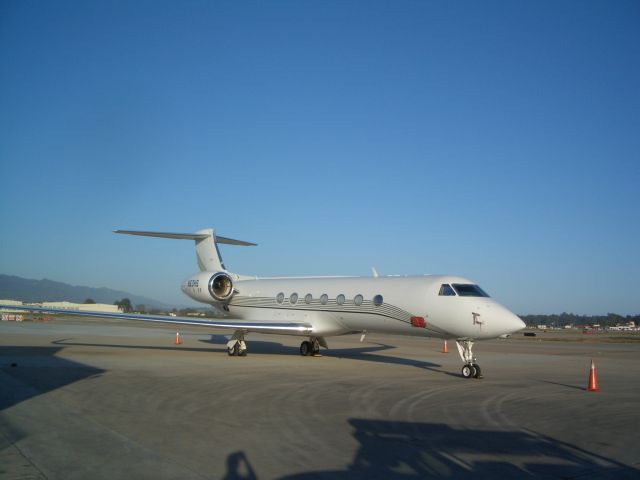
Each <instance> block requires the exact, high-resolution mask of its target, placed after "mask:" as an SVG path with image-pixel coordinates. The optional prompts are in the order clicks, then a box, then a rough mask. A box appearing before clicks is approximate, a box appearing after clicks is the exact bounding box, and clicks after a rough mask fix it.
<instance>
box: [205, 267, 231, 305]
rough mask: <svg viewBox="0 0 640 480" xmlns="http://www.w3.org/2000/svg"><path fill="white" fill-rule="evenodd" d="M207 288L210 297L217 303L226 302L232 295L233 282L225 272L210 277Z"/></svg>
mask: <svg viewBox="0 0 640 480" xmlns="http://www.w3.org/2000/svg"><path fill="white" fill-rule="evenodd" d="M208 287H209V293H210V294H211V296H212V297H213V298H214V299H215V300H217V301H219V302H226V301H227V300H229V299H230V298H231V295H233V280H232V279H231V277H230V276H229V274H227V273H225V272H218V273H216V274H215V275H212V276H211V278H210V279H209V284H208Z"/></svg>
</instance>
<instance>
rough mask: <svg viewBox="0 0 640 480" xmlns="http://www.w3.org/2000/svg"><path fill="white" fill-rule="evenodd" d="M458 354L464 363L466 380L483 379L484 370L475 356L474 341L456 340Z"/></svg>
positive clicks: (463, 369) (463, 374) (463, 368)
mask: <svg viewBox="0 0 640 480" xmlns="http://www.w3.org/2000/svg"><path fill="white" fill-rule="evenodd" d="M456 345H457V346H458V353H459V354H460V358H461V359H462V361H463V362H464V365H463V367H462V376H463V377H464V378H482V370H480V365H478V363H477V361H476V359H475V358H474V356H473V340H469V339H465V340H456Z"/></svg>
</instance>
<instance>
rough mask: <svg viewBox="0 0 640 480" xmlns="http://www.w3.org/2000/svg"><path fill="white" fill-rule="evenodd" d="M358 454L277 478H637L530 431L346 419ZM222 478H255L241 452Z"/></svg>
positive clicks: (609, 462) (626, 469) (599, 458)
mask: <svg viewBox="0 0 640 480" xmlns="http://www.w3.org/2000/svg"><path fill="white" fill-rule="evenodd" d="M349 424H350V426H351V427H352V428H353V429H354V432H353V436H354V438H355V439H356V440H357V441H358V443H359V449H358V451H357V452H356V454H355V457H354V458H353V460H352V462H351V464H350V465H349V466H348V467H347V469H346V470H342V471H340V470H332V471H312V472H302V473H298V474H294V475H290V476H286V477H283V478H282V479H281V480H307V479H312V478H313V479H323V478H331V479H342V478H344V479H391V480H393V479H407V478H474V479H483V478H491V479H493V478H502V479H504V478H518V479H520V478H589V479H601V480H602V479H631V478H634V479H635V478H639V477H638V475H639V474H640V471H638V470H637V469H635V468H632V467H629V466H627V465H624V464H622V463H619V462H616V461H614V460H611V459H608V458H605V457H603V456H601V455H597V454H594V453H591V452H588V451H586V450H584V449H581V448H579V447H576V446H574V445H570V444H568V443H565V442H561V441H558V440H555V439H553V438H549V437H546V436H543V435H539V434H537V433H535V432H526V431H504V430H498V431H495V430H493V431H492V430H475V429H468V428H453V427H451V426H449V425H445V424H440V423H413V422H394V421H384V420H367V419H354V418H352V419H349ZM227 469H228V470H227V473H226V475H225V476H224V477H223V478H224V480H241V479H243V480H255V479H257V478H258V476H259V475H260V472H256V471H255V470H254V468H253V467H252V466H251V464H250V460H249V459H248V458H247V457H246V456H245V454H244V453H243V452H235V453H233V454H231V455H229V457H228V459H227Z"/></svg>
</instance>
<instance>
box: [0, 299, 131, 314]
mask: <svg viewBox="0 0 640 480" xmlns="http://www.w3.org/2000/svg"><path fill="white" fill-rule="evenodd" d="M0 305H16V306H21V307H28V306H33V307H41V308H54V309H56V310H69V311H76V312H82V311H85V312H105V313H118V312H120V309H119V308H118V306H117V305H110V304H108V303H71V302H40V303H27V302H20V301H17V300H0ZM2 311H3V312H7V313H8V312H11V313H15V312H20V311H21V310H15V309H11V308H3V309H2Z"/></svg>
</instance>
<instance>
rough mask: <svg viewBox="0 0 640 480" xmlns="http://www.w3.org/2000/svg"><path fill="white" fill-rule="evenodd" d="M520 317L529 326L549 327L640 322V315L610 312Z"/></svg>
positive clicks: (606, 325) (609, 325) (604, 325)
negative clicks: (604, 313) (623, 314)
mask: <svg viewBox="0 0 640 480" xmlns="http://www.w3.org/2000/svg"><path fill="white" fill-rule="evenodd" d="M520 318H521V319H522V321H523V322H524V323H526V324H527V325H528V326H536V325H547V326H549V327H564V326H565V325H601V326H603V327H613V326H616V325H618V324H620V325H625V324H628V323H629V322H635V324H636V325H639V324H640V315H626V316H622V315H618V314H617V313H608V314H606V315H576V314H574V313H566V312H565V313H561V314H560V315H520Z"/></svg>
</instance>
